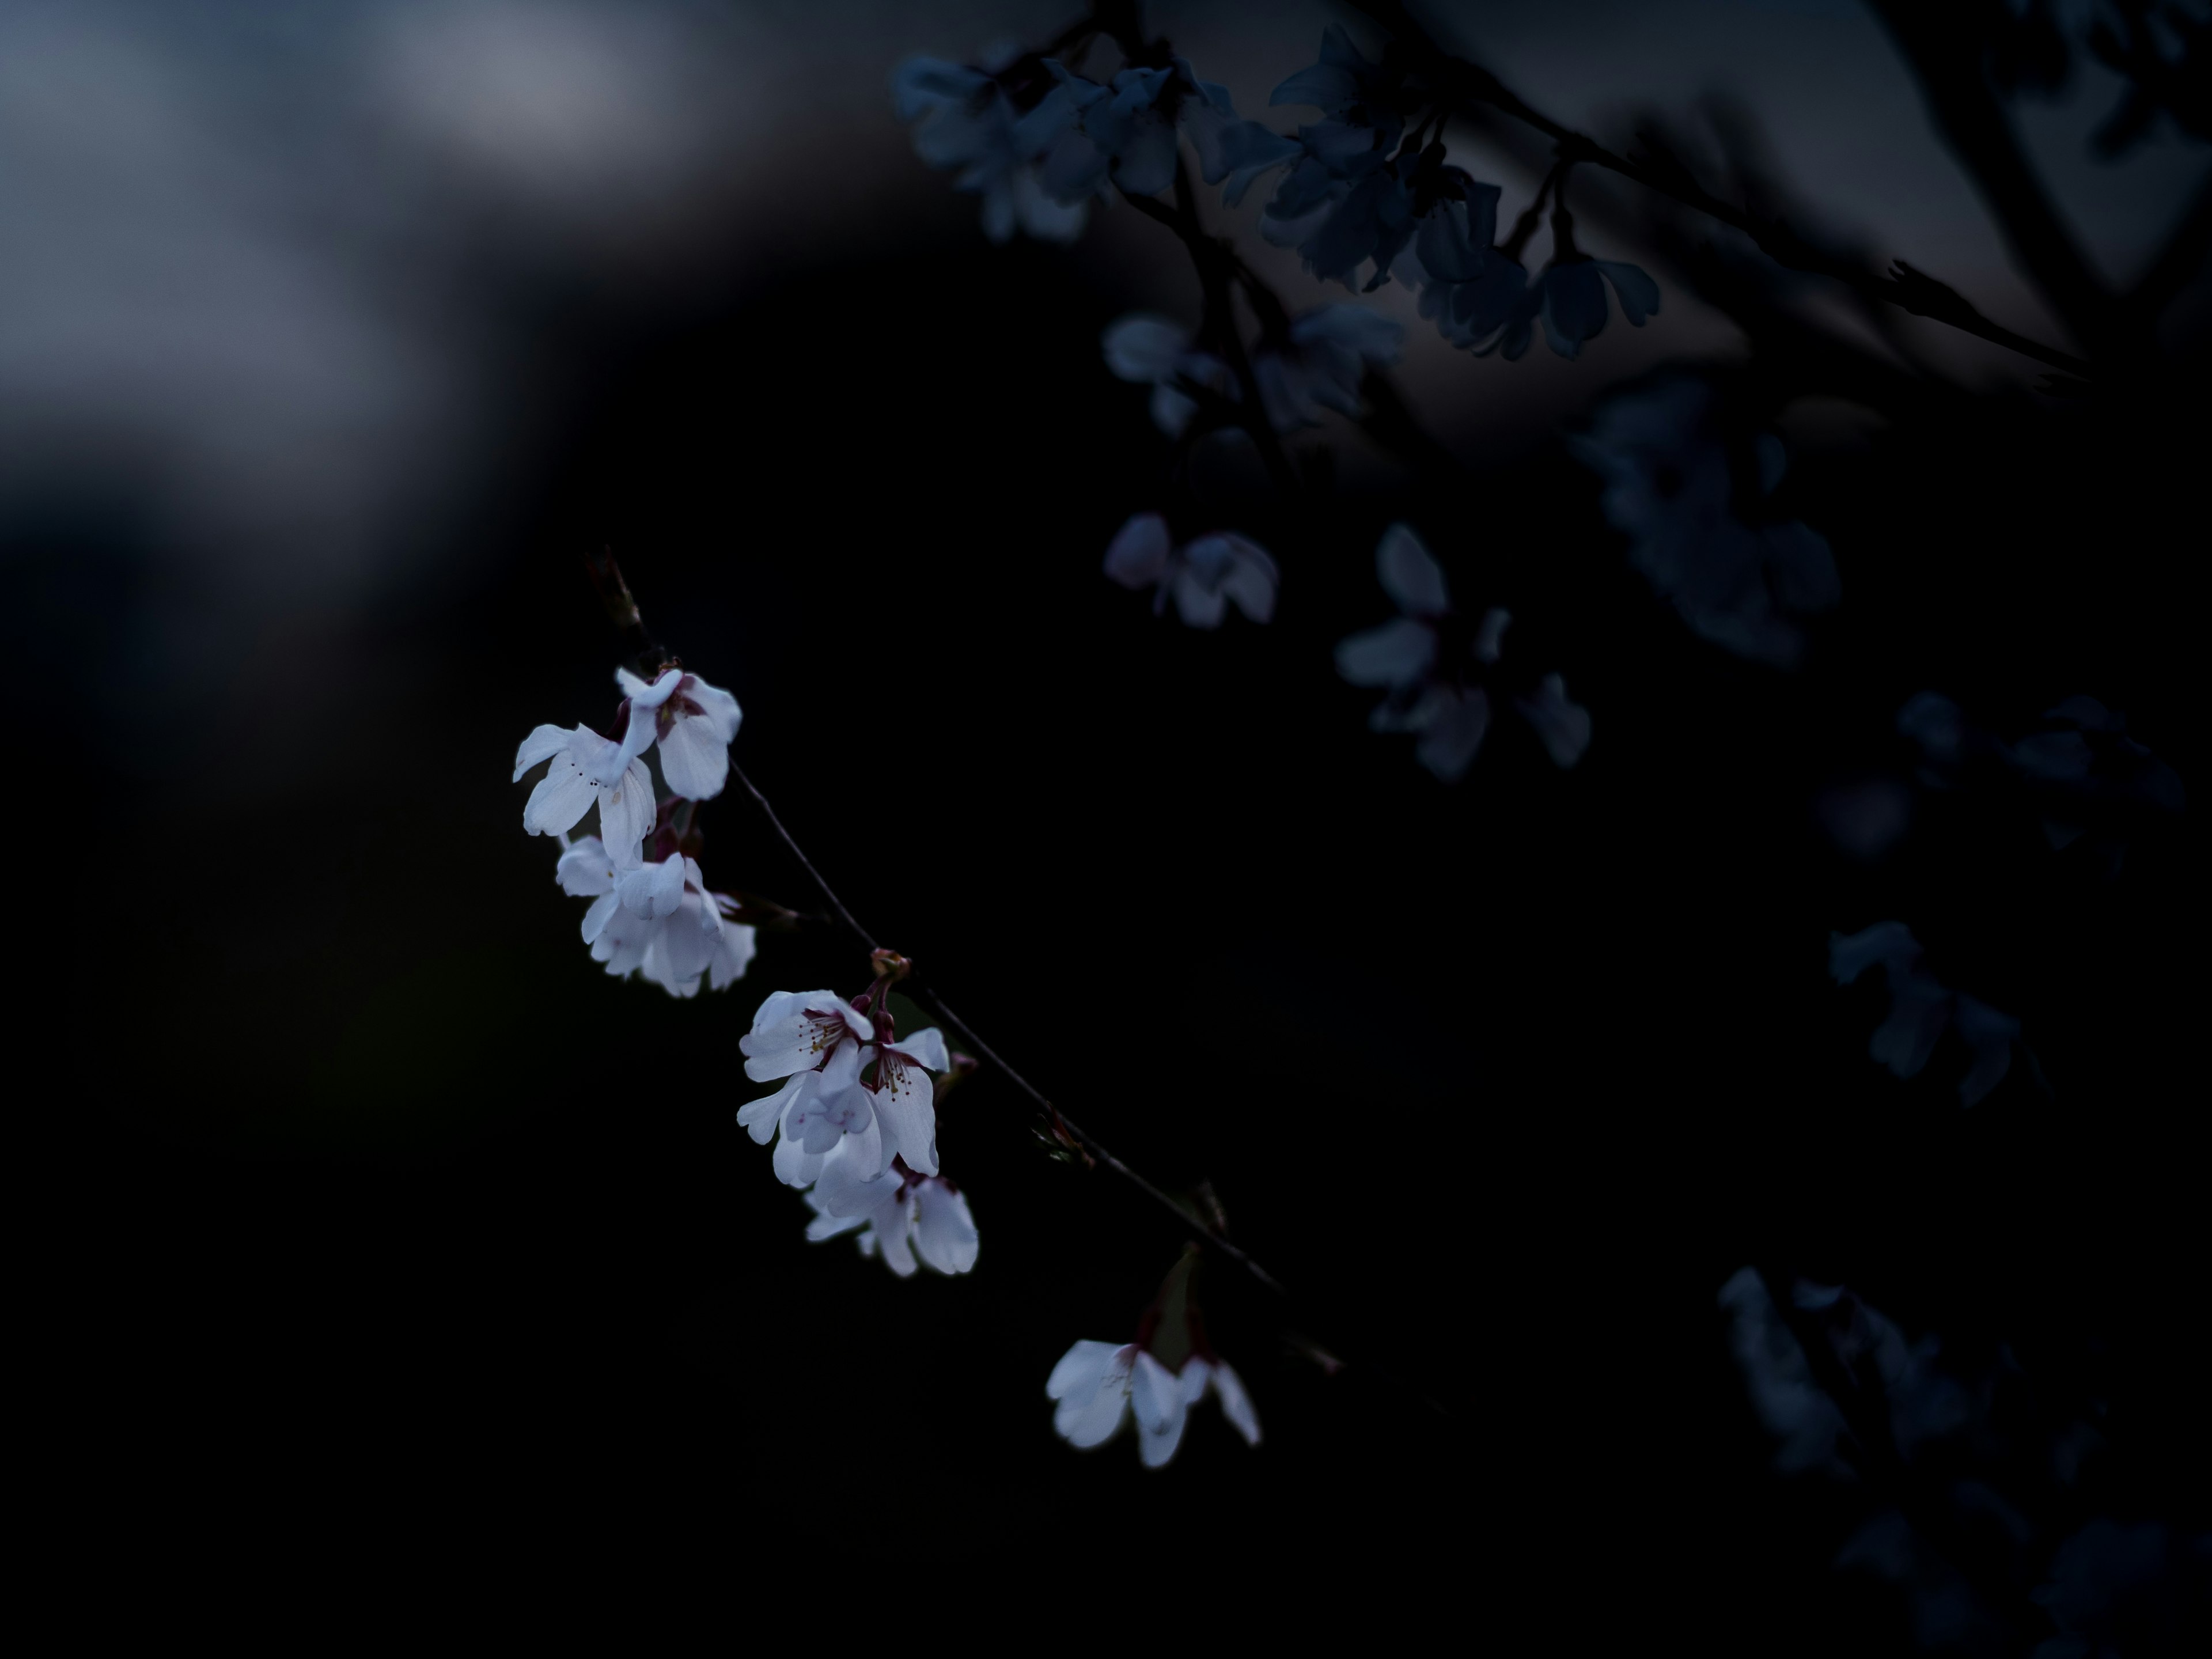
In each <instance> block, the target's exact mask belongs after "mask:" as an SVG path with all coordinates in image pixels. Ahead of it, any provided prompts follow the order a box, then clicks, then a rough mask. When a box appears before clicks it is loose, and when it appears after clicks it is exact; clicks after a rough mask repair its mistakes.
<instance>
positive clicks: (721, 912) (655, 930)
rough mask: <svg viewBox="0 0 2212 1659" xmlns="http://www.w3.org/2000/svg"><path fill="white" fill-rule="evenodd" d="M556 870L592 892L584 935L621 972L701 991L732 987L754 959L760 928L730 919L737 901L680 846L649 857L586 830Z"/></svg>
mask: <svg viewBox="0 0 2212 1659" xmlns="http://www.w3.org/2000/svg"><path fill="white" fill-rule="evenodd" d="M562 839H563V841H564V842H566V839H567V838H566V837H565V836H564V837H563V838H562ZM554 878H555V879H556V881H558V882H559V883H560V884H561V890H562V892H564V893H568V894H571V895H573V896H576V897H578V898H589V899H591V900H592V906H591V908H589V909H588V910H586V911H585V913H584V921H583V935H584V943H585V944H586V945H590V946H591V948H592V960H593V961H594V962H601V963H605V964H606V969H607V972H608V973H610V974H612V975H615V976H616V977H617V978H627V977H628V976H629V975H631V974H633V973H642V974H643V975H644V976H645V977H646V978H647V979H648V980H651V981H653V983H654V984H656V985H658V986H659V987H661V988H662V989H663V990H665V991H666V992H667V993H668V994H670V995H671V996H678V997H693V996H696V995H698V994H699V991H700V987H701V986H702V984H704V985H711V986H712V987H714V989H715V990H717V991H721V990H726V989H727V988H728V987H730V986H732V985H733V984H735V983H736V982H737V981H738V980H739V979H741V978H743V977H744V971H745V969H746V967H747V966H748V965H749V964H750V963H751V961H752V958H753V951H754V946H755V941H756V935H755V933H754V930H753V929H752V928H751V927H747V926H746V925H745V924H744V923H743V922H738V921H732V920H730V915H731V913H732V912H733V911H734V910H735V909H736V908H738V906H737V902H736V901H735V900H734V899H732V898H731V897H730V896H728V895H727V894H726V893H710V892H709V891H708V890H707V884H706V877H705V876H704V875H702V873H701V872H700V869H699V862H698V860H696V859H692V858H686V857H684V855H682V854H678V853H675V852H672V851H671V853H670V854H668V856H666V857H665V858H663V859H661V860H658V861H656V862H647V861H645V860H643V859H642V858H641V856H640V855H639V850H638V849H637V848H630V849H629V850H628V851H627V852H626V853H624V854H615V853H611V852H610V851H609V850H608V849H607V845H606V843H605V842H603V841H602V840H600V839H599V836H583V837H581V838H580V839H579V840H577V841H575V842H571V843H568V844H567V846H566V848H565V850H564V851H563V852H562V854H561V861H560V863H559V864H558V865H557V866H556V867H555V870H554Z"/></svg>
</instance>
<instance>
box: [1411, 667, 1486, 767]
mask: <svg viewBox="0 0 2212 1659" xmlns="http://www.w3.org/2000/svg"><path fill="white" fill-rule="evenodd" d="M1489 730H1490V699H1489V697H1488V696H1486V695H1485V694H1484V693H1483V691H1482V689H1481V688H1480V686H1477V687H1475V688H1474V689H1473V690H1454V691H1452V692H1450V693H1449V694H1448V695H1447V696H1445V697H1444V698H1443V702H1441V704H1440V705H1439V706H1438V708H1437V715H1436V718H1435V719H1434V720H1431V721H1430V722H1429V727H1428V730H1427V731H1425V732H1423V733H1422V734H1421V740H1420V742H1419V743H1417V744H1414V745H1413V758H1414V759H1416V760H1418V761H1419V762H1420V763H1421V764H1422V765H1424V766H1425V767H1427V768H1428V769H1429V770H1430V771H1431V772H1433V773H1435V774H1436V775H1437V776H1438V777H1440V778H1442V779H1443V781H1445V782H1446V783H1452V782H1455V781H1458V780H1459V779H1460V778H1461V777H1463V776H1464V775H1466V773H1467V769H1468V767H1470V766H1472V765H1474V757H1475V751H1476V750H1479V749H1480V748H1481V747H1482V738H1483V734H1484V733H1485V732H1488V731H1489Z"/></svg>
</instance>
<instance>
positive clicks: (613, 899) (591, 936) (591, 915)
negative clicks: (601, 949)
mask: <svg viewBox="0 0 2212 1659" xmlns="http://www.w3.org/2000/svg"><path fill="white" fill-rule="evenodd" d="M620 904H621V900H620V898H619V897H617V895H616V894H614V893H613V892H612V891H608V892H605V893H602V894H600V895H599V897H597V898H595V899H593V900H592V908H590V909H588V910H586V911H585V912H584V943H585V944H586V945H596V944H598V943H599V935H600V934H601V933H605V932H606V930H607V924H608V923H609V922H610V921H613V920H614V915H615V911H616V909H617V908H618V907H619V906H620Z"/></svg>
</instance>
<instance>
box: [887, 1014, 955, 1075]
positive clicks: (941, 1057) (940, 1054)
mask: <svg viewBox="0 0 2212 1659" xmlns="http://www.w3.org/2000/svg"><path fill="white" fill-rule="evenodd" d="M892 1046H893V1047H894V1048H896V1049H897V1050H898V1051H899V1053H901V1054H904V1055H906V1056H907V1057H908V1059H910V1060H913V1061H914V1062H915V1064H916V1065H917V1066H927V1068H928V1069H929V1070H931V1071H933V1072H949V1071H951V1069H952V1057H951V1055H950V1054H946V1053H945V1033H944V1032H942V1031H940V1030H938V1029H937V1027H935V1026H934V1025H926V1026H924V1027H923V1028H922V1029H921V1030H919V1031H915V1032H912V1033H910V1034H909V1035H908V1036H902V1037H901V1038H900V1039H899V1040H898V1041H897V1042H896V1043H894V1044H893V1045H892Z"/></svg>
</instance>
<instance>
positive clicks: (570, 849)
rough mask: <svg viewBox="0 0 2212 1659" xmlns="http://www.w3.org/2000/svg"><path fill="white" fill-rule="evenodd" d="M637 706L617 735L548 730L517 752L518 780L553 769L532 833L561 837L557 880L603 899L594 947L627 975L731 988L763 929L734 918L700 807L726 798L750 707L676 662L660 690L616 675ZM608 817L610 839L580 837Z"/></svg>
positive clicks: (605, 829) (674, 987)
mask: <svg viewBox="0 0 2212 1659" xmlns="http://www.w3.org/2000/svg"><path fill="white" fill-rule="evenodd" d="M615 679H616V683H617V684H618V685H619V686H620V687H621V688H622V690H623V694H624V695H623V702H622V704H621V706H620V707H619V708H617V710H616V715H615V723H616V725H617V726H618V727H619V728H620V729H621V731H622V736H620V737H619V738H610V737H606V736H604V735H602V734H601V733H600V732H596V731H594V730H593V729H592V727H590V726H576V727H574V728H573V729H570V728H567V727H563V726H539V727H538V729H537V730H536V731H534V732H532V733H531V734H530V735H529V736H528V737H527V738H524V739H523V740H522V744H521V746H520V748H519V749H517V750H515V755H514V781H516V782H518V783H520V781H522V777H523V775H524V774H525V773H526V772H528V771H529V770H530V769H532V767H534V766H538V765H539V764H541V763H542V764H544V767H545V775H544V777H543V778H541V779H539V780H538V786H537V787H535V788H534V789H532V791H531V793H530V799H529V800H528V801H527V802H526V804H525V805H524V806H523V809H522V827H523V828H524V829H526V830H528V831H529V832H530V833H531V834H532V835H541V836H555V837H557V838H558V839H559V841H560V842H561V848H562V852H561V858H560V861H559V862H558V864H556V866H555V869H554V878H555V880H556V881H557V882H558V883H559V884H560V886H561V890H562V892H564V893H568V894H569V895H571V896H574V897H577V898H588V899H590V900H591V901H592V904H591V907H590V908H588V909H587V910H586V911H585V912H584V921H583V935H584V943H585V944H586V945H588V946H589V947H590V949H591V952H592V960H593V961H594V962H601V963H605V964H606V969H607V972H609V973H610V974H612V975H616V976H617V978H628V977H629V975H632V974H635V973H641V974H642V975H644V976H645V977H646V978H647V979H648V980H650V981H653V983H654V984H656V985H659V987H661V988H662V989H664V990H665V991H666V992H668V993H669V994H671V996H679V997H689V996H696V995H697V994H698V992H699V988H700V987H701V985H702V983H705V984H710V985H712V986H713V987H714V989H716V990H718V991H719V990H722V989H725V988H726V987H728V986H730V985H732V984H734V983H735V982H736V981H738V979H740V978H742V977H743V976H744V971H745V968H746V966H747V964H748V963H750V962H751V960H752V957H753V949H754V931H753V929H752V928H751V927H749V926H747V925H745V924H744V923H743V922H739V921H735V920H733V917H734V915H735V913H736V912H737V911H738V908H739V907H738V903H737V902H736V901H735V900H734V899H732V898H731V897H730V896H728V895H727V894H726V893H717V892H714V891H711V890H709V889H708V885H707V878H706V876H705V875H704V873H703V872H702V871H701V870H700V868H699V861H698V860H697V859H696V857H695V856H693V855H692V854H691V852H690V850H689V848H687V844H686V843H687V841H688V840H690V836H687V833H686V832H687V831H688V830H689V829H690V816H691V810H692V805H693V804H696V802H699V801H702V800H709V799H713V798H714V796H716V795H719V794H720V793H722V787H723V785H724V784H725V783H726V782H727V781H728V779H729V773H730V752H729V751H730V743H731V740H732V738H735V737H736V736H737V734H738V720H739V719H740V717H741V716H740V714H739V710H738V701H737V699H736V698H735V697H732V696H731V695H730V694H729V693H728V692H726V691H725V690H721V689H720V687H719V686H714V685H709V684H707V682H706V681H704V680H702V679H701V678H699V677H698V676H697V675H696V674H691V673H687V672H685V671H684V669H683V668H682V667H681V666H678V665H669V666H667V667H665V668H664V669H662V670H661V671H660V672H659V674H658V675H656V676H655V677H654V678H653V679H652V680H651V681H650V682H648V681H647V680H644V679H641V678H639V677H638V676H637V675H635V674H632V673H630V672H629V671H628V670H626V669H617V671H615ZM649 750H651V751H657V753H658V755H659V761H660V769H661V775H662V776H663V777H664V778H665V780H666V781H667V783H668V787H669V789H670V791H671V793H670V794H669V795H668V796H667V797H666V798H665V799H656V798H655V796H654V793H653V777H652V774H651V773H650V771H648V769H647V766H646V762H645V757H646V755H647V751H649ZM594 809H597V811H598V816H599V833H598V834H597V835H588V836H583V837H582V838H580V840H574V841H572V840H570V838H569V835H568V832H569V831H570V830H571V829H574V828H575V827H576V825H577V824H578V823H580V822H581V821H582V820H583V817H584V815H585V814H586V813H587V812H590V811H593V810H594Z"/></svg>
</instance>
